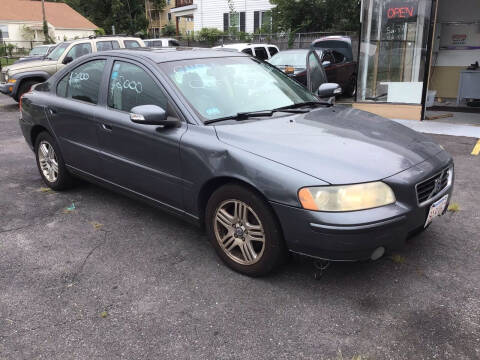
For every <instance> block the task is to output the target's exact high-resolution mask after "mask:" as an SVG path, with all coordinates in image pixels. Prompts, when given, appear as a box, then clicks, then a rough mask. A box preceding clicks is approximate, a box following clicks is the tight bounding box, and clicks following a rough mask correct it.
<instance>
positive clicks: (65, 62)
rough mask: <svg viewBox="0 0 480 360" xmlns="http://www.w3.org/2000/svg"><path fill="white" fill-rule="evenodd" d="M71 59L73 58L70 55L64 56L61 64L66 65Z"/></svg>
mask: <svg viewBox="0 0 480 360" xmlns="http://www.w3.org/2000/svg"><path fill="white" fill-rule="evenodd" d="M72 61H73V58H72V57H71V56H66V57H65V58H64V59H63V61H62V64H63V65H67V64H70V63H71V62H72Z"/></svg>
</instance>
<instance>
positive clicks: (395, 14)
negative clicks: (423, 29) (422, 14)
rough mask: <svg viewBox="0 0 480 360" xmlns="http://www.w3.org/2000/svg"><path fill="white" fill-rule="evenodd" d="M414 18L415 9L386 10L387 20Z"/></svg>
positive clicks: (392, 8)
mask: <svg viewBox="0 0 480 360" xmlns="http://www.w3.org/2000/svg"><path fill="white" fill-rule="evenodd" d="M414 16H415V8H414V7H413V6H411V7H407V6H404V7H391V8H388V9H387V17H388V18H389V19H408V18H411V17H414Z"/></svg>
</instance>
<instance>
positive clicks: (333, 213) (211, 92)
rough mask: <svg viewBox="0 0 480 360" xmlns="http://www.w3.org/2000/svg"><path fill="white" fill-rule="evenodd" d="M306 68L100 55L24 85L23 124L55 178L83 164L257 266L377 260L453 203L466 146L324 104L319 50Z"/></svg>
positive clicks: (157, 54)
mask: <svg viewBox="0 0 480 360" xmlns="http://www.w3.org/2000/svg"><path fill="white" fill-rule="evenodd" d="M307 69H308V74H307V79H308V82H307V84H308V87H307V88H305V87H304V86H302V85H300V84H299V83H298V82H296V81H294V80H292V79H291V78H289V77H288V76H286V75H285V74H284V73H283V72H281V71H280V70H279V69H277V68H276V67H275V66H273V65H270V64H268V63H267V62H265V61H261V60H259V59H256V58H254V57H252V56H247V55H245V54H242V53H238V52H236V53H234V52H227V51H213V50H209V49H192V50H183V49H182V50H181V51H180V50H178V49H163V50H162V49H158V50H153V49H147V50H146V51H131V50H119V51H108V52H104V53H102V54H90V55H87V56H84V57H82V58H80V59H77V60H76V61H75V62H74V63H71V64H70V65H68V66H67V67H66V68H64V69H62V70H61V71H59V72H58V73H57V74H55V75H54V76H52V77H51V78H50V79H49V80H48V81H47V82H45V83H43V84H38V85H36V86H35V87H33V88H32V90H31V91H30V92H28V93H27V94H25V95H24V96H23V98H22V101H21V106H20V109H21V119H20V127H21V129H22V133H23V135H24V137H25V140H26V142H27V144H28V145H29V146H30V148H31V149H32V150H33V151H34V154H35V158H36V163H37V167H38V170H39V174H40V176H41V178H42V180H43V181H44V182H45V184H46V185H47V186H49V187H50V188H52V189H53V190H64V189H67V188H68V187H69V186H71V185H73V182H72V177H73V176H77V177H82V178H84V179H87V180H89V181H91V182H94V183H97V184H101V185H103V186H105V187H107V188H110V189H112V190H116V191H118V192H120V193H123V194H126V195H129V196H131V197H135V198H138V199H141V200H143V201H145V202H147V203H150V204H152V205H154V206H157V207H158V208H160V209H164V210H165V211H167V212H169V213H172V214H176V215H178V216H180V217H181V218H183V219H184V220H187V221H190V222H192V223H195V224H197V225H199V226H202V227H204V228H205V229H206V232H207V235H208V238H209V240H210V242H211V244H212V246H213V247H214V249H215V250H216V252H217V254H218V255H219V257H220V258H221V259H222V260H223V261H224V262H225V263H226V264H227V265H229V266H230V267H231V268H232V269H234V270H236V271H238V272H241V273H243V274H246V275H250V276H261V275H265V274H267V273H269V272H270V271H272V270H273V269H275V268H276V267H278V266H279V265H281V264H282V263H283V261H284V260H285V257H286V255H287V251H288V250H290V251H291V252H294V253H298V254H303V255H308V256H311V257H316V258H321V259H327V260H341V261H355V260H367V259H371V260H376V259H379V258H380V257H381V256H383V255H384V254H385V252H386V251H392V250H395V249H396V248H399V247H401V246H402V245H404V244H405V241H406V239H407V238H408V237H409V236H411V235H412V234H415V233H418V232H419V231H422V230H425V229H426V228H427V227H429V225H430V223H431V222H432V220H434V219H435V218H437V217H439V216H441V215H442V214H443V213H444V212H445V211H446V210H447V208H448V204H449V201H450V198H451V194H452V191H453V181H454V167H453V160H452V157H451V156H450V155H449V154H448V153H447V152H446V151H445V150H444V149H443V148H442V147H441V146H439V145H438V144H436V143H435V142H434V141H433V140H432V139H431V138H429V137H427V136H425V135H423V134H421V133H417V132H415V131H413V130H411V129H410V128H408V127H405V126H403V125H401V124H398V123H396V122H394V121H391V120H388V119H385V118H381V117H379V116H376V115H374V114H371V113H367V112H363V111H360V110H358V109H352V108H351V107H349V106H334V105H332V104H331V103H329V102H325V101H320V100H319V98H318V97H317V96H316V94H314V93H312V90H313V89H317V88H318V89H319V90H318V92H317V94H318V95H320V93H321V92H323V95H328V94H327V93H326V92H324V89H322V87H323V88H325V84H320V81H321V78H320V77H318V75H319V74H320V73H319V71H318V70H320V69H322V65H321V63H320V62H319V57H318V54H316V53H315V52H314V51H311V52H310V53H309V55H308V58H307ZM331 89H332V90H333V89H334V88H333V87H332V88H331ZM330 95H331V94H330ZM141 220H142V219H139V222H141ZM434 221H435V220H434ZM194 240H195V239H192V241H194ZM170 241H171V238H169V237H166V236H164V237H163V238H162V237H160V238H159V242H158V244H157V245H158V246H157V248H158V250H159V251H161V250H162V247H164V246H168V244H169V242H170ZM132 246H134V245H133V244H132ZM185 246H187V245H185ZM198 256H203V257H205V256H208V255H205V253H204V251H203V250H201V252H200V253H199V254H198ZM189 261H192V262H193V261H198V257H193V258H192V259H190V260H189Z"/></svg>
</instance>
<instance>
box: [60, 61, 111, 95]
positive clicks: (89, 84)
mask: <svg viewBox="0 0 480 360" xmlns="http://www.w3.org/2000/svg"><path fill="white" fill-rule="evenodd" d="M105 62H106V61H105V60H94V61H90V62H88V63H86V64H83V65H80V66H79V67H77V68H75V69H74V70H73V71H71V72H70V73H68V74H67V75H65V77H64V78H63V79H62V80H60V82H59V83H58V85H57V95H58V96H61V97H65V98H69V99H75V100H81V101H86V102H89V103H92V104H96V103H97V102H98V92H99V89H100V84H101V81H102V74H103V69H104V67H105Z"/></svg>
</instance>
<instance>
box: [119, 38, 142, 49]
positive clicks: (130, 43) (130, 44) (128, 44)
mask: <svg viewBox="0 0 480 360" xmlns="http://www.w3.org/2000/svg"><path fill="white" fill-rule="evenodd" d="M123 43H124V44H125V48H127V49H134V48H139V47H140V44H139V43H138V41H135V40H124V41H123Z"/></svg>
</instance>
